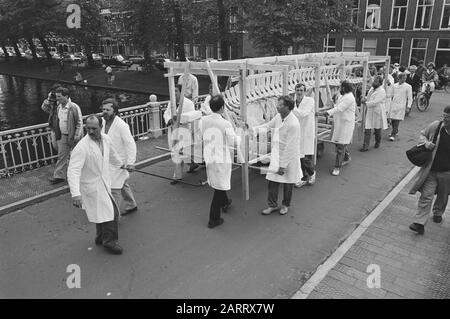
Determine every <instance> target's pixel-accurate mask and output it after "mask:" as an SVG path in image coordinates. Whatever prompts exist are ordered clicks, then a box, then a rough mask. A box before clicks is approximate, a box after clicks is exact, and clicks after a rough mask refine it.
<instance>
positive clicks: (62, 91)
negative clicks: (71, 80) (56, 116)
mask: <svg viewBox="0 0 450 319" xmlns="http://www.w3.org/2000/svg"><path fill="white" fill-rule="evenodd" d="M55 93H60V94H61V95H62V96H67V97H69V89H68V88H65V87H63V86H60V87H59V88H57V89H56V91H55Z"/></svg>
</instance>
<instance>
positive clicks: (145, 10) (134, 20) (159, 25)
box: [121, 0, 170, 64]
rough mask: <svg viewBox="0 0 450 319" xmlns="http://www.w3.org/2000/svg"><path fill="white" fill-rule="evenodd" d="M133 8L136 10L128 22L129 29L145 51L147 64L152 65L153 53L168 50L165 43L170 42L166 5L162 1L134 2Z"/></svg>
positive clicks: (138, 0)
mask: <svg viewBox="0 0 450 319" xmlns="http://www.w3.org/2000/svg"><path fill="white" fill-rule="evenodd" d="M126 6H127V7H129V6H130V3H129V2H127V3H126ZM131 6H132V7H133V8H134V10H133V12H132V13H131V14H130V16H129V18H128V19H127V21H126V23H127V27H128V28H129V29H130V30H131V32H132V33H133V36H134V39H135V41H136V43H138V44H139V46H140V48H141V49H142V50H143V51H144V58H145V61H146V64H151V63H152V60H151V53H152V51H154V50H155V51H161V50H164V49H166V45H165V43H167V42H168V38H169V32H170V29H169V28H168V26H169V25H170V21H169V19H168V16H167V14H166V5H165V3H164V1H162V0H133V1H131ZM125 9H126V8H125V7H123V8H121V10H125Z"/></svg>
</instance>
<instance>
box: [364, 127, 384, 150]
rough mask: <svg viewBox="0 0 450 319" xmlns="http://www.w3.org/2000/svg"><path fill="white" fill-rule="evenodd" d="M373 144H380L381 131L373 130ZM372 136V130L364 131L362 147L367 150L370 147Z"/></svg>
mask: <svg viewBox="0 0 450 319" xmlns="http://www.w3.org/2000/svg"><path fill="white" fill-rule="evenodd" d="M374 135H375V143H376V144H380V143H381V129H375V133H374ZM371 136H372V130H371V129H366V130H364V147H366V148H368V147H369V145H370V137H371Z"/></svg>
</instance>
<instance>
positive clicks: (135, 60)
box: [127, 55, 145, 64]
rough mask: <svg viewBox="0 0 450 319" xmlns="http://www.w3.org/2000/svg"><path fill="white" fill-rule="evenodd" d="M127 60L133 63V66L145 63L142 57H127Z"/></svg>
mask: <svg viewBox="0 0 450 319" xmlns="http://www.w3.org/2000/svg"><path fill="white" fill-rule="evenodd" d="M127 60H128V61H131V62H133V64H142V63H144V62H145V58H144V56H143V55H130V56H128V57H127Z"/></svg>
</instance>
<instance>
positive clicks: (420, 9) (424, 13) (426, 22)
mask: <svg viewBox="0 0 450 319" xmlns="http://www.w3.org/2000/svg"><path fill="white" fill-rule="evenodd" d="M433 4H434V0H419V2H418V3H417V11H416V24H415V25H414V28H415V29H429V28H430V24H431V13H432V11H433Z"/></svg>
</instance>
